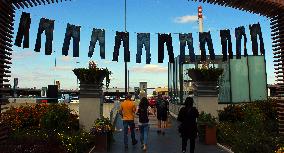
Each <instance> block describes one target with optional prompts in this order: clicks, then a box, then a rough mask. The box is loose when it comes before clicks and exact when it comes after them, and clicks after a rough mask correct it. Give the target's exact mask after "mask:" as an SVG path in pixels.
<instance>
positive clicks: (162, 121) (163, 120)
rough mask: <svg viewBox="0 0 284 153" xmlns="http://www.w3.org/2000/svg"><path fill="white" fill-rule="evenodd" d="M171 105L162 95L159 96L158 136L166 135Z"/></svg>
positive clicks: (157, 104) (157, 105)
mask: <svg viewBox="0 0 284 153" xmlns="http://www.w3.org/2000/svg"><path fill="white" fill-rule="evenodd" d="M168 111H169V104H168V102H167V101H165V100H164V99H163V98H162V95H161V94H159V95H158V98H157V103H156V112H157V119H158V130H157V133H158V134H161V133H162V134H163V135H165V128H166V127H167V119H168Z"/></svg>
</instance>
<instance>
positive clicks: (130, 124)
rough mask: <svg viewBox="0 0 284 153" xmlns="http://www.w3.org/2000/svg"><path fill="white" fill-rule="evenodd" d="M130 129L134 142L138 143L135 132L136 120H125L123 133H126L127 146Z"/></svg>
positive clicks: (125, 142) (125, 141) (125, 143)
mask: <svg viewBox="0 0 284 153" xmlns="http://www.w3.org/2000/svg"><path fill="white" fill-rule="evenodd" d="M128 127H129V128H130V131H131V139H132V142H134V141H136V139H135V132H134V128H135V124H134V120H123V132H124V145H125V146H127V145H128Z"/></svg>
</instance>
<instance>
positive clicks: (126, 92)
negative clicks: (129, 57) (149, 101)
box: [124, 0, 128, 95]
mask: <svg viewBox="0 0 284 153" xmlns="http://www.w3.org/2000/svg"><path fill="white" fill-rule="evenodd" d="M124 31H125V32H126V0H124ZM124 71H125V74H124V75H125V95H127V94H128V83H127V62H125V65H124Z"/></svg>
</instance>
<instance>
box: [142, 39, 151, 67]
mask: <svg viewBox="0 0 284 153" xmlns="http://www.w3.org/2000/svg"><path fill="white" fill-rule="evenodd" d="M144 45H145V50H146V64H150V63H151V51H150V34H149V39H147V41H144Z"/></svg>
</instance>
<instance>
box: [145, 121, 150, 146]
mask: <svg viewBox="0 0 284 153" xmlns="http://www.w3.org/2000/svg"><path fill="white" fill-rule="evenodd" d="M149 129H150V126H149V124H148V123H147V124H145V125H144V144H145V145H147V144H148V134H149Z"/></svg>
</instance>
